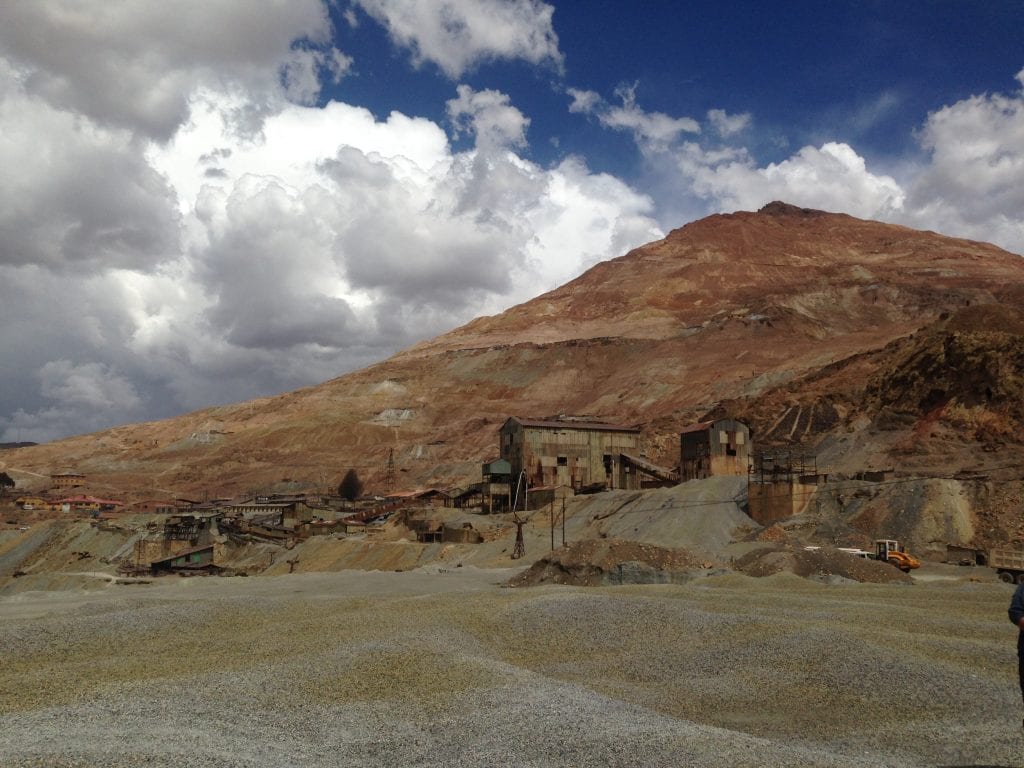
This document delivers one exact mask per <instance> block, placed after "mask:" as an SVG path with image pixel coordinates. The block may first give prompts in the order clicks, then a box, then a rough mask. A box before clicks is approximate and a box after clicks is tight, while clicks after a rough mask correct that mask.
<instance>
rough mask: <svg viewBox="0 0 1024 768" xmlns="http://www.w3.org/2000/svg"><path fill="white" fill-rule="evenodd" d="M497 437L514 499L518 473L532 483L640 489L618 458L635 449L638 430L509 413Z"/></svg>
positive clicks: (635, 476)
mask: <svg viewBox="0 0 1024 768" xmlns="http://www.w3.org/2000/svg"><path fill="white" fill-rule="evenodd" d="M499 436H500V443H501V458H502V459H503V460H505V461H507V462H508V464H509V469H510V470H511V471H510V472H509V476H510V478H511V483H512V485H511V487H512V489H513V494H512V495H513V499H514V498H515V496H516V494H515V488H516V484H517V483H521V479H520V478H521V477H525V479H526V482H527V483H528V485H529V486H530V487H533V486H541V485H546V486H559V485H564V486H568V487H570V488H573V489H575V490H581V489H588V488H594V487H599V488H639V487H640V480H639V477H638V475H637V473H636V472H635V471H629V470H630V467H629V466H627V465H626V463H625V462H624V461H623V459H622V454H623V453H634V454H635V453H637V446H638V443H639V440H640V430H639V429H637V428H634V427H622V426H618V425H615V424H604V423H600V422H593V421H576V420H573V419H568V418H561V419H557V420H536V419H522V418H518V417H516V416H512V417H510V418H509V419H508V420H507V421H506V422H505V423H504V424H503V425H502V427H501V429H500V431H499ZM520 493H522V491H521V490H520ZM517 506H518V505H517Z"/></svg>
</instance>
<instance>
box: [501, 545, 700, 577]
mask: <svg viewBox="0 0 1024 768" xmlns="http://www.w3.org/2000/svg"><path fill="white" fill-rule="evenodd" d="M714 564H715V563H714V561H712V560H710V559H708V558H706V557H701V556H699V555H696V554H694V553H692V552H689V551H687V550H685V549H674V548H670V547H659V546H657V545H655V544H645V543H643V542H638V541H624V540H622V539H587V540H585V541H578V542H574V543H572V544H569V545H567V546H564V547H561V548H560V549H556V550H555V551H554V552H552V553H551V554H549V555H545V556H544V557H542V558H541V559H540V560H538V561H537V562H535V563H534V564H533V565H532V566H530V567H529V568H528V569H526V570H525V571H523V572H522V573H521V574H519V575H518V576H515V577H513V578H512V579H510V580H509V582H508V584H509V586H510V587H526V586H537V585H539V584H573V585H576V586H584V587H593V586H597V585H599V584H667V583H681V582H684V581H687V580H689V578H691V574H692V572H693V571H695V570H701V569H707V568H711V567H713V566H714Z"/></svg>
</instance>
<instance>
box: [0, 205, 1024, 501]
mask: <svg viewBox="0 0 1024 768" xmlns="http://www.w3.org/2000/svg"><path fill="white" fill-rule="evenodd" d="M1021 286H1024V260H1022V259H1021V258H1020V257H1019V256H1015V255H1013V254H1010V253H1007V252H1005V251H1002V250H1000V249H998V248H996V247H994V246H991V245H987V244H984V243H978V242H972V241H966V240H958V239H953V238H948V237H943V236H941V235H937V234H935V233H931V232H918V231H914V230H911V229H907V228H903V227H898V226H893V225H888V224H880V223H877V222H871V221H863V220H859V219H855V218H852V217H850V216H846V215H842V214H832V213H823V212H820V211H810V210H806V209H799V208H794V207H792V206H788V205H785V204H783V203H772V204H770V205H768V206H766V207H765V208H763V209H762V210H761V211H759V212H757V213H746V212H741V213H735V214H730V215H715V216H711V217H708V218H706V219H702V220H700V221H697V222H693V223H691V224H688V225H686V226H685V227H682V228H681V229H678V230H675V231H673V232H672V233H670V234H669V235H668V237H666V238H665V239H664V240H661V241H659V242H655V243H650V244H648V245H645V246H643V247H641V248H637V249H636V250H634V251H631V252H630V253H628V254H626V255H624V256H622V257H620V258H618V259H614V260H612V261H608V262H604V263H602V264H599V265H597V266H596V267H594V268H593V269H591V270H590V271H588V272H587V273H586V274H584V275H582V276H581V277H579V278H577V279H576V280H574V281H572V282H570V283H568V284H566V285H565V286H562V287H561V288H558V289H556V290H554V291H551V292H550V293H547V294H545V295H543V296H539V297H538V298H536V299H534V300H532V301H529V302H527V303H525V304H522V305H519V306H517V307H514V308H512V309H510V310H508V311H507V312H504V313H502V314H500V315H497V316H494V317H484V318H478V319H477V320H474V321H473V322H471V323H469V324H467V325H465V326H463V327H462V328H459V329H456V330H454V331H452V332H450V333H448V334H445V335H442V336H440V337H438V338H436V339H433V340H430V341H426V342H423V343H421V344H419V345H416V346H414V347H412V348H410V349H408V350H406V351H404V352H401V353H399V354H397V355H395V356H394V357H392V358H390V359H388V360H386V361H384V362H381V363H379V364H377V365H373V366H370V367H369V368H366V369H363V370H361V371H357V372H354V373H351V374H348V375H345V376H342V377H340V378H337V379H334V380H332V381H328V382H325V383H323V384H321V385H318V386H315V387H310V388H307V389H303V390H299V391H296V392H292V393H288V394H283V395H279V396H276V397H270V398H263V399H259V400H255V401H251V402H246V403H239V404H236V405H229V406H223V407H217V408H210V409H206V410H203V411H198V412H195V413H191V414H187V415H184V416H181V417H178V418H174V419H168V420H166V421H162V422H156V423H149V424H137V425H130V426H124V427H118V428H116V429H111V430H106V431H104V432H99V433H96V434H92V435H86V436H81V437H75V438H70V439H67V440H62V441H59V442H55V443H52V444H48V445H42V446H37V447H29V448H21V449H17V450H13V451H6V452H4V453H3V454H2V456H0V468H3V467H6V469H7V471H9V472H10V473H11V475H12V477H14V478H15V479H16V481H17V482H18V484H19V487H31V486H32V485H33V484H34V483H36V484H43V483H45V479H44V477H42V476H45V475H48V473H50V472H53V471H58V470H63V469H69V468H73V469H76V470H77V471H79V472H84V473H87V474H88V475H89V477H90V485H91V486H93V487H94V488H95V489H96V490H106V491H109V492H111V493H119V494H121V495H122V496H125V497H129V498H130V497H136V498H137V497H139V496H143V495H154V494H169V493H174V494H177V495H183V496H188V495H199V494H201V493H203V492H208V493H210V494H228V493H233V492H240V491H245V490H247V489H254V488H264V489H277V490H285V489H297V488H307V487H325V486H330V485H336V484H337V482H338V480H339V479H340V477H341V475H342V474H343V473H344V471H345V470H346V469H348V468H349V467H356V468H358V470H359V472H360V474H361V475H362V476H363V477H364V479H366V480H367V481H368V487H369V489H370V490H373V488H374V486H375V485H376V486H379V485H380V483H381V482H382V480H383V475H384V471H385V467H386V464H387V460H388V456H389V452H390V451H392V450H393V451H394V460H395V467H396V470H397V472H396V478H397V486H398V487H399V488H412V487H416V486H422V485H426V484H430V483H437V484H454V483H457V482H460V481H464V480H472V479H475V478H476V477H477V475H478V472H479V467H478V464H479V462H481V461H483V460H486V459H488V458H491V457H493V456H494V455H495V454H496V453H497V439H496V436H497V429H498V427H499V426H500V424H501V423H502V421H503V420H504V419H505V418H506V417H507V416H508V415H510V414H517V415H526V416H546V415H552V414H558V413H572V414H577V415H580V414H587V415H591V416H593V417H596V418H599V419H602V420H607V421H612V422H619V423H625V424H639V425H641V426H642V428H643V441H644V450H645V452H646V453H647V455H648V456H649V457H650V458H652V459H653V460H655V461H657V462H660V463H665V464H673V463H675V462H676V460H677V456H676V453H677V450H678V431H679V429H680V427H682V426H684V425H686V424H688V423H690V422H692V421H694V420H696V419H698V418H700V417H702V416H703V415H705V414H706V413H708V412H713V411H716V410H728V411H731V412H734V413H737V414H738V415H743V416H746V417H748V418H750V419H751V420H752V421H753V423H754V424H755V427H756V431H755V434H759V435H762V436H763V437H764V438H765V439H770V440H776V441H792V440H799V441H802V442H807V443H812V444H819V443H820V444H821V450H822V453H823V456H825V457H827V459H828V461H829V462H830V463H831V464H833V465H834V466H835V467H836V468H838V469H843V470H851V471H852V470H855V469H857V468H863V467H867V466H871V465H874V466H886V465H892V464H894V463H895V462H902V461H904V460H906V461H907V463H908V465H910V466H913V467H914V468H916V469H917V470H920V471H925V470H927V471H933V472H937V471H939V470H941V471H943V472H948V473H954V472H956V471H959V470H963V469H971V468H975V469H976V468H977V467H978V466H981V465H983V464H985V462H986V461H989V460H990V459H992V458H993V450H996V449H998V451H999V452H1001V454H1005V455H1000V456H999V462H1001V463H1004V464H1005V463H1007V462H1006V459H1007V458H1008V457H1009V458H1012V459H1013V460H1015V457H1016V455H1018V452H1019V446H1018V444H1017V442H1016V440H1017V438H1016V435H1017V434H1020V431H1019V428H1018V427H1019V423H1020V416H1021V413H1020V409H1019V407H1018V406H1017V403H1018V402H1019V398H1017V397H1016V393H1018V391H1019V381H1020V376H1021V362H1022V360H1024V358H1022V357H1021V355H1020V354H1019V352H1020V336H1019V334H1017V333H1016V331H1017V330H1018V329H1019V328H1020V322H1019V320H1016V319H1014V320H1012V321H1008V320H1007V317H1012V318H1017V315H1016V310H1017V309H1019V308H1020V307H1021V306H1022V305H1024V289H1022V287H1021ZM979 305H980V306H989V307H996V306H997V305H998V307H999V308H997V309H993V310H992V311H991V312H990V313H988V314H987V315H986V314H984V313H976V314H975V315H973V316H970V317H967V319H963V318H964V317H965V316H963V315H958V314H957V313H958V312H959V311H960V310H963V309H965V308H974V307H978V306H979ZM1001 313H1003V314H1001ZM948 318H960V319H958V320H957V321H955V322H965V323H969V324H970V323H973V324H974V325H973V326H972V327H971V329H961V328H958V327H957V326H956V325H955V324H951V323H954V321H953V320H951V319H948ZM943 323H945V325H943ZM922 329H925V330H922ZM990 331H992V333H990ZM914 334H918V335H917V336H914ZM982 371H983V372H982ZM968 372H971V374H970V376H968ZM943 377H945V378H943ZM933 390H934V391H933ZM993 404H995V405H993ZM995 406H998V407H995ZM794 408H795V409H796V410H793V409H794ZM979 408H980V410H979ZM937 409H938V410H937ZM787 413H788V414H789V415H787ZM925 417H927V419H930V421H922V419H925ZM787 419H789V421H787ZM927 424H936V425H938V426H936V427H934V428H930V427H928V426H926V425H927ZM923 425H924V426H923ZM932 432H936V434H937V435H938V436H939V437H944V438H946V442H945V443H943V445H944V446H948V445H952V444H953V443H956V445H957V446H958V449H957V451H956V452H955V453H950V452H949V451H947V450H945V449H943V450H933V449H928V448H927V446H925V447H924V448H922V447H921V445H922V443H921V442H920V441H918V440H916V437H920V436H922V435H924V436H926V437H930V435H931V434H932ZM939 432H941V434H939ZM879 435H881V437H879ZM901 451H902V453H901ZM989 463H990V464H992V463H994V462H992V461H989ZM33 473H36V474H33Z"/></svg>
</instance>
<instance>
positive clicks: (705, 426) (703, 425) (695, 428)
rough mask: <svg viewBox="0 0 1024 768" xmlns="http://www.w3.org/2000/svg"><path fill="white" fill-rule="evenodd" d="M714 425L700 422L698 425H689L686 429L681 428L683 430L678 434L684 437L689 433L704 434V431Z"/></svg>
mask: <svg viewBox="0 0 1024 768" xmlns="http://www.w3.org/2000/svg"><path fill="white" fill-rule="evenodd" d="M714 423H715V422H713V421H702V422H700V423H699V424H691V425H690V426H688V427H683V429H682V430H681V431H680V433H681V434H684V435H685V434H688V433H690V432H705V431H707V430H709V429H711V427H712V426H713V425H714Z"/></svg>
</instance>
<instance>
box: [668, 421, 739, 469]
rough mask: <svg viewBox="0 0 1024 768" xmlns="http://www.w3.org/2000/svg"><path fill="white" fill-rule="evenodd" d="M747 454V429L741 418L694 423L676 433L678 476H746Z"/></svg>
mask: <svg viewBox="0 0 1024 768" xmlns="http://www.w3.org/2000/svg"><path fill="white" fill-rule="evenodd" d="M750 453H751V445H750V428H749V427H748V426H747V425H746V424H744V423H743V422H742V421H736V420H734V419H718V420H717V421H704V422H701V423H700V424H694V425H693V426H690V427H687V428H686V429H684V430H683V431H682V433H680V435H679V479H680V481H682V482H686V481H687V480H700V479H702V478H705V477H717V476H720V475H741V476H743V475H746V474H747V467H748V465H749V463H750Z"/></svg>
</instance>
